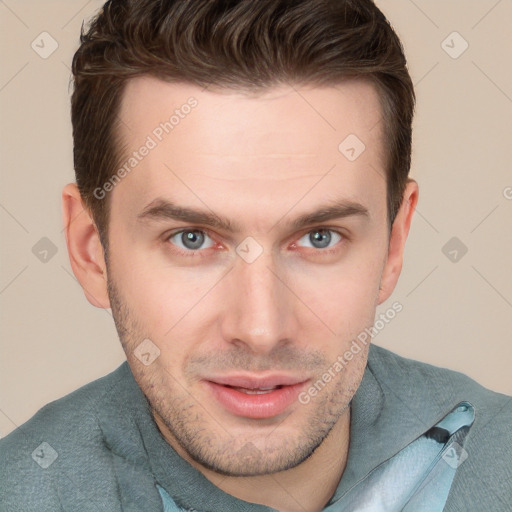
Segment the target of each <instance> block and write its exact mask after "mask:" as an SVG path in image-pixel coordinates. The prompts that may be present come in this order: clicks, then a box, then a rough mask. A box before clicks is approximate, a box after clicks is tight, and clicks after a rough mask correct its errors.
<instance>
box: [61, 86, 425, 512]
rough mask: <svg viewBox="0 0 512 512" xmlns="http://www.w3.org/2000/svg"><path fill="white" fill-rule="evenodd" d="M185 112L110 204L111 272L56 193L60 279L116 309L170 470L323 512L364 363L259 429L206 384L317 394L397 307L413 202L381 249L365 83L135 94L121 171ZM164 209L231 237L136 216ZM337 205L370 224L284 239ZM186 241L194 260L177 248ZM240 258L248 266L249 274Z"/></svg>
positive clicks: (126, 112)
mask: <svg viewBox="0 0 512 512" xmlns="http://www.w3.org/2000/svg"><path fill="white" fill-rule="evenodd" d="M191 97H193V98H194V99H195V100H196V101H197V105H196V106H195V107H194V108H193V109H191V111H190V113H188V114H187V115H184V116H183V117H181V116H180V120H179V123H178V124H176V125H175V126H174V128H173V129H172V131H170V132H169V133H168V134H165V133H164V136H163V137H162V140H161V141H157V142H158V144H157V145H156V147H154V148H153V149H151V151H149V153H148V154H147V156H145V157H144V158H143V159H142V160H141V161H140V163H138V165H137V166H136V168H134V169H133V171H131V172H130V173H128V174H127V175H126V177H124V178H123V179H122V180H121V181H120V182H119V183H118V184H117V185H116V186H115V187H114V189H113V191H112V192H111V214H110V215H111V216H110V224H109V235H108V236H109V254H108V262H106V261H105V255H104V252H103V249H102V247H101V244H100V242H99V238H98V234H97V230H96V228H95V225H94V223H93V221H92V218H91V216H90V214H89V212H88V211H86V210H85V211H84V207H83V204H82V201H81V199H80V195H79V193H78V190H77V188H76V186H75V185H73V184H71V185H68V186H67V187H66V188H65V189H64V192H63V211H64V221H65V225H66V226H67V227H66V238H67V243H68V251H69V254H70V260H71V265H72V268H73V271H74V273H75V275H76V276H77V278H78V280H79V281H80V283H81V284H82V287H83V289H84V292H85V294H86V296H87V298H88V300H89V301H90V302H91V303H92V304H93V305H95V306H97V307H102V308H109V307H111V308H112V313H113V316H114V319H115V322H116V327H117V329H118V332H119V336H120V340H121V342H122V345H123V348H124V350H125V352H126V356H127V360H128V362H129V364H130V367H131V369H132V372H133V374H134V376H135V378H136V380H137V382H138V384H139V385H140V387H141V389H142V390H143V391H144V393H145V394H146V396H147V397H148V399H149V401H150V404H151V406H152V409H153V412H154V418H155V421H156V423H157V425H158V427H159V429H160V431H161V432H162V434H163V435H164V437H165V438H166V439H167V440H168V442H169V443H170V445H171V446H172V447H173V448H174V449H175V450H176V451H177V452H178V453H179V454H180V455H181V456H182V457H184V458H185V459H187V460H188V461H189V462H190V463H191V464H193V465H194V466H195V467H196V468H197V469H198V470H199V471H201V472H202V473H203V474H204V475H205V476H206V477H207V478H208V479H210V480H211V481H212V482H213V483H215V484H216V485H217V486H219V487H220V488H221V489H223V490H224V491H226V492H228V493H230V494H232V495H234V496H237V497H239V498H241V499H244V500H247V501H250V502H255V503H262V504H265V505H268V506H271V507H274V508H276V509H279V510H281V511H295V510H297V511H298V510H300V511H303V510H305V511H316V510H321V508H322V507H323V505H324V504H325V503H326V502H327V501H328V500H329V498H330V497H331V496H332V494H333V492H334V490H335V488H336V486H337V484H338V482H339V480H340V478H341V475H342V473H343V470H344V468H345V464H346V458H347V452H348V445H349V439H350V432H349V430H350V428H349V425H350V407H349V404H350V400H351V399H352V397H353V395H354V393H355V391H356V390H357V387H358V386H359V383H360V381H361V379H362V376H363V372H364V368H365V364H366V359H367V354H368V346H367V347H362V350H361V351H360V352H359V353H358V354H356V355H354V358H353V359H352V361H350V364H348V365H347V366H346V368H345V369H344V370H343V371H341V372H339V373H338V374H337V375H336V377H335V378H333V379H332V380H331V382H329V383H327V384H326V385H325V387H324V388H323V389H322V390H321V392H319V393H318V394H317V395H316V396H314V397H312V398H311V401H310V402H309V403H308V404H302V403H299V402H298V401H295V402H294V403H293V404H292V405H291V406H289V407H288V408H287V409H286V410H285V411H284V412H283V413H280V414H278V415H276V416H274V417H270V418H265V419H254V418H247V417H241V416H238V415H235V414H232V413H231V412H229V411H227V410H226V409H225V407H224V406H223V405H222V404H220V403H219V402H218V401H217V400H216V399H215V398H214V397H213V395H212V394H211V391H210V390H209V388H208V386H206V385H205V382H204V379H205V378H206V377H212V376H219V375H227V374H234V373H236V374H238V375H270V374H275V373H280V374H285V375H287V376H293V377H297V378H300V379H301V380H307V381H308V382H309V383H310V384H311V383H314V382H316V381H317V380H318V379H319V378H321V376H322V374H323V373H324V372H325V371H326V370H327V369H328V368H329V367H330V366H332V364H333V363H334V362H335V361H336V359H337V357H338V356H339V355H340V354H343V353H344V352H345V351H346V350H347V349H349V347H350V344H351V342H352V340H354V339H355V338H356V337H357V335H358V334H359V333H360V332H362V331H363V330H364V329H365V328H366V327H370V326H371V325H372V324H373V321H374V317H375V309H376V307H377V305H378V304H380V303H382V302H383V301H385V300H386V299H387V298H388V297H389V296H390V294H391V292H392V291H393V289H394V287H395V285H396V282H397V279H398V277H399V274H400V271H401V267H402V258H403V250H404V245H405V241H406V238H407V234H408V231H409V227H410V223H411V219H412V215H413V212H414V207H415V205H416V202H417V198H418V186H417V184H416V182H414V181H412V180H410V181H409V183H408V185H407V188H406V191H405V195H404V201H403V203H402V207H401V209H400V211H399V213H398V216H397V218H396V220H395V222H394V224H393V230H392V233H391V235H389V231H388V226H387V218H386V182H385V179H384V170H383V169H384V161H383V147H382V141H381V137H382V134H381V133H380V128H381V126H382V123H379V120H380V116H381V109H380V105H379V102H378V96H377V93H376V91H375V90H374V88H373V86H371V85H370V84H367V83H364V82H360V81H349V82H344V83H342V84H339V85H337V86H336V87H313V86H310V87H305V86H303V87H301V88H298V87H291V86H285V85H283V86H280V87H275V88H272V89H268V90H266V91H264V92H263V93H258V94H249V93H242V92H234V91H227V90H214V89H212V88H209V89H207V90H201V89H200V88H198V87H196V86H193V85H190V84H169V83H165V82H162V81H159V80H157V79H154V78H149V77H140V78H136V79H132V80H131V81H130V82H129V83H128V85H127V89H126V91H125V94H124V96H123V101H122V107H121V112H120V118H121V119H122V121H123V123H122V124H121V127H120V130H121V136H122V138H123V141H124V142H125V144H126V146H125V147H126V156H127V157H128V156H129V155H130V154H131V153H132V152H133V151H134V150H137V149H138V148H140V146H141V145H143V144H144V143H145V142H146V140H147V137H148V136H152V137H153V139H155V140H157V139H156V138H155V136H154V130H155V128H156V127H158V126H159V124H160V123H161V122H163V121H164V120H166V119H169V117H170V115H172V113H173V112H174V111H175V109H179V108H180V106H182V105H183V104H185V103H186V102H187V100H188V99H189V98H191ZM186 110H188V109H186ZM152 134H153V135H152ZM349 134H356V135H357V137H358V138H359V139H360V140H362V141H363V142H364V144H365V146H366V149H365V150H364V151H363V153H362V154H361V155H360V156H359V157H358V158H357V159H356V160H354V161H349V160H348V159H347V158H346V157H345V156H344V155H343V154H342V153H341V152H340V151H339V150H338V145H339V144H340V142H342V141H343V140H344V139H345V138H346V137H347V136H348V135H349ZM159 200H167V201H172V202H173V203H174V204H176V205H179V206H182V207H187V208H193V209H198V210H202V211H204V212H206V213H210V214H211V213H212V212H213V213H215V214H216V215H218V216H219V217H223V218H226V219H229V220H230V221H231V222H232V223H233V224H237V227H238V228H239V229H238V230H233V231H229V230H226V229H224V228H221V227H215V228H212V227H209V226H206V225H203V224H201V223H190V222H186V221H181V220H173V219H169V218H162V217H158V218H155V217H154V216H148V215H146V216H142V217H141V214H142V213H143V212H144V211H146V212H147V211H148V209H149V208H151V207H152V206H155V205H156V204H157V203H158V201H159ZM339 201H345V202H346V201H350V202H352V204H358V205H360V206H362V207H364V208H365V209H366V211H367V213H366V215H363V214H353V215H348V216H346V217H343V218H336V219H330V220H328V221H325V222H316V223H313V224H308V225H306V226H302V227H301V228H300V229H296V228H295V227H293V226H292V221H293V220H295V219H296V218H297V217H299V216H301V215H302V214H304V213H309V212H312V211H316V210H320V209H321V208H323V207H325V206H330V205H332V204H333V203H334V202H339ZM185 228H186V229H189V230H192V233H195V234H196V237H197V236H199V241H198V239H197V238H195V239H194V240H195V241H196V242H197V241H198V245H196V246H193V245H192V244H190V245H184V241H183V238H182V237H181V234H177V235H176V233H177V232H178V231H179V229H185ZM319 229H320V230H321V231H320V232H318V230H319ZM196 230H199V233H198V231H196ZM187 233H189V232H187ZM315 234H316V236H317V237H318V235H319V234H323V235H324V237H326V239H327V241H326V242H324V243H326V246H322V245H321V244H320V245H318V242H315ZM192 236H193V234H192ZM203 237H204V238H203ZM247 237H251V239H250V245H244V244H245V243H247V240H246V239H247ZM201 241H202V243H201ZM186 242H187V241H186V240H185V243H186ZM190 247H193V248H194V247H198V248H197V249H195V252H194V250H191V248H190ZM237 247H238V248H239V249H240V247H245V248H247V247H249V254H251V255H254V254H256V253H258V254H259V252H261V254H259V256H258V257H257V258H256V259H254V261H252V262H250V263H248V262H247V261H246V260H244V258H242V257H241V256H240V255H239V254H238V253H237ZM187 251H188V255H187ZM254 251H256V252H254ZM190 253H192V254H193V255H190ZM240 254H241V253H240ZM107 263H108V264H107ZM145 339H150V340H151V342H152V344H153V346H155V347H158V350H159V351H160V353H159V355H158V357H156V359H155V360H154V361H153V362H152V363H151V364H149V365H145V364H143V363H142V362H141V361H140V360H139V359H138V358H137V357H136V350H137V347H138V346H139V345H140V343H141V342H142V341H143V340H145ZM262 488H264V489H265V493H264V495H263V493H261V489H262Z"/></svg>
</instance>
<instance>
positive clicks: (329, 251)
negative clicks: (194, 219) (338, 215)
mask: <svg viewBox="0 0 512 512" xmlns="http://www.w3.org/2000/svg"><path fill="white" fill-rule="evenodd" d="M188 231H198V232H200V233H204V234H206V235H207V236H208V237H209V238H211V239H212V240H213V237H212V236H210V234H209V232H208V231H207V230H205V229H198V228H182V229H179V230H177V231H173V232H172V233H170V234H168V235H166V236H165V242H170V239H171V238H173V237H174V236H176V235H179V234H181V233H186V232H188ZM315 231H330V232H331V233H335V234H337V235H339V236H340V237H341V240H339V241H338V242H337V243H336V244H335V245H334V246H333V247H330V248H326V249H315V248H314V247H309V248H308V249H312V250H313V251H315V252H317V253H321V254H322V255H328V254H333V253H335V252H338V251H339V250H340V245H344V244H345V242H347V241H348V237H347V236H346V235H345V234H343V233H342V232H340V231H338V230H337V229H334V228H330V227H327V226H320V227H317V228H314V229H310V230H309V231H306V232H305V233H303V234H302V235H301V236H300V237H299V238H298V240H300V239H301V238H303V237H304V235H308V234H309V233H314V232H315ZM172 245H173V246H174V249H173V251H174V252H175V253H177V254H178V256H183V257H185V258H190V257H199V258H206V257H207V256H208V255H207V254H204V253H205V252H207V251H208V249H212V248H213V246H212V247H208V248H207V249H197V250H189V251H184V250H181V249H178V248H176V246H175V245H174V244H172ZM294 245H295V242H294Z"/></svg>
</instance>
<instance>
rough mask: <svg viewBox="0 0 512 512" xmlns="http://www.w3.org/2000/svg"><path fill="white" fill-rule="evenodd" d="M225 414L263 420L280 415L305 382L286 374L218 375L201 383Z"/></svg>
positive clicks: (290, 403)
mask: <svg viewBox="0 0 512 512" xmlns="http://www.w3.org/2000/svg"><path fill="white" fill-rule="evenodd" d="M202 382H203V383H204V385H205V386H206V388H207V391H208V392H209V393H210V394H211V395H212V397H213V398H214V399H215V400H216V402H217V403H218V404H219V405H221V407H223V408H224V409H225V410H226V411H228V412H229V413H231V414H234V415H236V416H242V417H245V418H251V419H264V418H272V417H276V416H279V415H281V414H283V413H284V412H286V411H287V409H288V408H290V406H291V405H292V404H293V403H294V402H296V401H297V397H298V395H299V393H300V391H301V390H302V389H303V388H304V386H305V385H306V382H307V379H304V378H300V377H293V376H289V375H277V374H276V375H267V376H248V375H238V376H221V377H211V378H208V379H205V380H203V381H202Z"/></svg>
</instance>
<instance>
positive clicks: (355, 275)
mask: <svg viewBox="0 0 512 512" xmlns="http://www.w3.org/2000/svg"><path fill="white" fill-rule="evenodd" d="M373 254H374V255H375V254H376V252H373ZM381 273H382V262H381V261H380V260H377V259H376V258H375V256H373V257H372V258H367V259H365V258H364V255H363V254H362V252H361V251H358V254H355V255H354V257H353V258H352V257H350V258H347V259H346V260H344V261H343V262H341V263H339V264H338V265H333V266H325V267H321V266H317V267H315V268H312V267H310V268H308V269H304V271H302V272H300V271H294V276H293V282H294V283H295V284H294V290H296V293H297V295H298V296H299V297H301V299H302V300H303V302H304V303H305V304H307V305H308V306H309V307H310V308H311V310H312V311H314V312H315V313H316V314H317V315H318V316H319V317H320V318H321V319H322V320H323V321H324V322H325V323H326V324H327V325H328V326H329V327H330V329H331V331H334V332H335V333H336V335H337V336H342V337H343V338H345V337H346V336H348V335H354V334H357V332H358V331H360V330H362V329H364V328H365V327H368V326H369V325H371V324H372V323H373V318H374V315H375V309H376V305H377V297H378V292H379V284H380V277H381ZM304 328H307V325H304Z"/></svg>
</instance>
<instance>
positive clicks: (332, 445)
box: [154, 407, 350, 512]
mask: <svg viewBox="0 0 512 512" xmlns="http://www.w3.org/2000/svg"><path fill="white" fill-rule="evenodd" d="M154 415H155V421H156V423H157V425H158V427H159V429H160V431H161V432H162V434H163V435H164V437H165V438H166V439H167V441H168V442H169V444H170V445H171V446H172V447H173V448H174V449H175V450H176V451H177V452H178V453H179V455H180V456H181V457H183V458H184V459H185V460H187V462H189V463H190V464H191V465H192V466H194V467H195V468H196V469H197V470H198V471H200V472H201V473H202V474H203V475H204V476H205V477H206V478H207V479H208V480H210V482H212V483H213V484H214V485H216V486H217V487H219V488H220V489H222V490H223V491H224V492H226V493H228V494H231V495H232V496H235V497H236V498H239V499H241V500H244V501H248V502H250V503H257V504H260V505H265V506H267V507H272V508H274V509H276V510H279V511H281V512H319V511H321V510H322V509H323V508H324V506H325V505H326V504H327V502H328V501H329V500H330V498H331V497H332V495H333V494H334V492H335V491H336V487H337V486H338V484H339V481H340V479H341V476H342V474H343V472H344V470H345V466H346V463H347V456H348V447H349V440H350V407H347V409H346V410H345V412H344V413H343V415H342V416H341V418H340V419H339V420H338V422H337V423H336V425H335V426H334V427H333V429H332V430H331V432H330V433H329V435H328V436H327V437H326V438H325V439H324V441H323V442H322V444H321V445H320V446H319V447H318V448H317V449H316V450H315V452H314V453H313V454H312V455H311V457H309V458H308V459H307V460H305V461H304V462H302V463H301V464H299V465H298V466H296V467H294V468H291V469H288V470H286V471H281V472H278V473H273V474H270V475H262V476H252V477H226V476H224V475H220V474H218V473H216V472H215V471H212V470H210V469H207V468H205V467H204V466H202V465H201V464H199V463H198V462H196V461H194V460H193V459H191V458H190V456H189V455H188V454H187V453H186V452H185V451H184V450H183V448H182V447H181V446H180V445H179V443H177V441H176V439H174V436H172V434H171V433H170V432H169V431H168V429H167V428H166V427H165V426H164V424H163V422H162V420H161V419H160V418H159V417H158V415H157V414H156V413H154ZM262 489H264V490H265V492H264V493H262Z"/></svg>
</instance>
